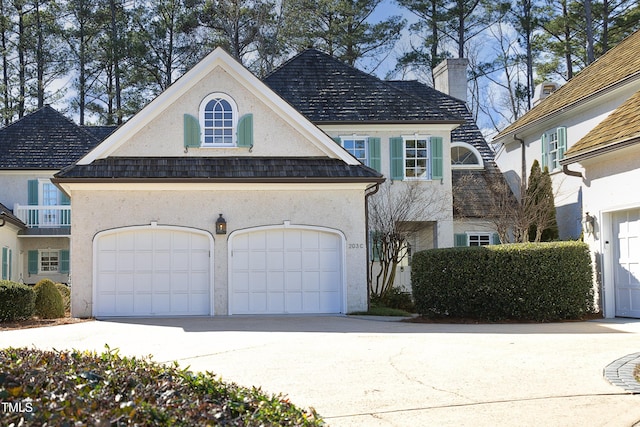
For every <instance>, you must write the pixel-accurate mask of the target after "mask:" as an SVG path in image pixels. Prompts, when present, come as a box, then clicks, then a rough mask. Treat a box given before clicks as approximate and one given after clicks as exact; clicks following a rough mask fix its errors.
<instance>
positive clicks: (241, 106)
mask: <svg viewBox="0 0 640 427" xmlns="http://www.w3.org/2000/svg"><path fill="white" fill-rule="evenodd" d="M215 92H220V93H224V94H227V95H229V96H231V97H232V98H233V100H234V101H235V103H236V104H237V107H238V116H239V117H241V116H243V115H244V114H248V113H251V114H253V131H254V147H253V149H252V150H251V153H249V150H248V149H246V148H190V149H189V151H188V153H186V155H188V156H216V157H217V156H246V155H252V156H285V157H293V156H324V155H325V154H324V153H322V151H321V150H319V149H318V148H317V147H315V146H314V145H312V144H310V143H309V141H308V140H307V139H306V138H305V137H304V136H303V135H302V134H301V133H300V132H298V131H297V130H296V129H295V128H294V127H293V126H292V125H291V124H289V123H288V122H287V121H285V120H284V119H283V118H282V117H280V116H279V115H278V114H276V113H275V112H274V111H273V110H271V109H270V107H269V106H268V105H266V104H265V103H264V102H263V101H262V100H260V99H259V98H258V97H257V96H255V95H254V94H253V93H252V92H250V91H249V90H248V89H247V88H246V87H245V86H243V85H242V84H240V83H239V82H238V81H237V80H235V79H234V78H233V77H232V76H230V75H229V74H228V73H227V72H226V71H225V70H223V69H222V68H221V67H215V68H214V69H213V70H211V72H209V73H208V75H207V76H206V77H205V78H203V79H202V80H201V81H199V82H198V83H197V84H196V85H195V86H194V88H193V90H191V91H189V92H186V93H184V94H182V95H181V96H180V97H179V98H178V99H177V100H176V101H175V102H174V103H173V104H171V105H170V106H168V107H167V108H166V109H164V110H163V111H159V112H158V115H157V116H155V117H154V118H153V120H151V121H150V122H149V123H148V124H147V125H146V126H145V127H144V128H143V129H142V130H140V131H139V132H138V133H136V134H135V135H130V137H129V140H127V141H126V143H124V144H122V145H121V146H120V147H119V148H118V149H116V150H115V151H114V152H113V154H112V155H113V156H141V157H145V156H185V152H184V151H185V150H184V145H183V141H184V134H183V131H184V125H183V115H184V114H191V115H192V116H194V117H198V108H199V106H200V103H201V102H202V100H203V99H204V97H206V96H207V95H209V94H211V93H215Z"/></svg>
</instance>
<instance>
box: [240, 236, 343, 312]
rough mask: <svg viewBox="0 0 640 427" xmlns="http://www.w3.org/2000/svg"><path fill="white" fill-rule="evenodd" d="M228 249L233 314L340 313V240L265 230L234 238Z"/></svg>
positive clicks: (337, 237)
mask: <svg viewBox="0 0 640 427" xmlns="http://www.w3.org/2000/svg"><path fill="white" fill-rule="evenodd" d="M231 245H232V246H231V266H232V267H231V284H230V299H229V302H230V312H231V314H283V313H287V314H289V313H340V312H341V311H342V289H343V280H342V240H341V238H340V236H339V235H337V234H335V233H329V232H324V231H317V230H313V229H311V230H310V229H289V228H277V229H265V230H259V231H254V232H248V233H242V234H240V235H237V236H233V239H232V241H231Z"/></svg>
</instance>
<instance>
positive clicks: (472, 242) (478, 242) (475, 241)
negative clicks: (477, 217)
mask: <svg viewBox="0 0 640 427" xmlns="http://www.w3.org/2000/svg"><path fill="white" fill-rule="evenodd" d="M467 238H468V239H469V246H487V245H490V244H491V233H468V234H467Z"/></svg>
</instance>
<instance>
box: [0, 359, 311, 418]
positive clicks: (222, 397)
mask: <svg viewBox="0 0 640 427" xmlns="http://www.w3.org/2000/svg"><path fill="white" fill-rule="evenodd" d="M0 366H2V373H0V399H1V400H2V401H3V402H7V403H8V404H13V405H17V404H18V403H21V404H22V406H23V407H24V408H25V411H24V412H22V413H21V412H19V411H16V412H10V411H9V412H5V413H4V414H3V417H4V418H3V419H2V421H3V424H6V425H57V426H65V425H68V426H74V425H90V426H98V425H100V426H101V425H113V426H135V425H139V426H143V425H144V426H174V425H175V426H204V425H225V426H260V425H264V426H320V425H323V422H322V420H321V419H320V418H319V417H318V416H317V414H316V413H315V412H314V411H313V410H311V411H305V410H302V409H299V408H297V407H296V406H294V405H293V404H292V403H290V402H289V401H288V400H287V399H286V398H284V397H282V396H280V395H278V396H273V395H267V394H265V393H263V392H262V391H261V390H260V389H258V388H255V387H253V388H250V389H249V388H244V387H240V386H238V385H236V384H229V383H224V382H222V381H221V380H219V379H217V378H216V377H215V376H214V375H213V374H211V373H205V374H202V373H196V374H194V373H192V372H190V371H187V370H182V369H179V368H178V367H177V365H173V366H170V365H162V364H158V363H154V362H152V361H151V360H150V359H148V358H147V359H136V358H126V357H120V356H119V355H118V353H117V351H113V350H108V351H106V352H104V353H102V354H96V353H89V352H79V351H43V350H38V349H26V348H19V349H3V350H0ZM27 405H28V406H27ZM29 409H30V410H29Z"/></svg>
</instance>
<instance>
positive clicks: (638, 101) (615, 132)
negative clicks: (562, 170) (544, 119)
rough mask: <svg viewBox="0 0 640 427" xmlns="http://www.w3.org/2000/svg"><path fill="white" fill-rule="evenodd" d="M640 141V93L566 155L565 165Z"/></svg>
mask: <svg viewBox="0 0 640 427" xmlns="http://www.w3.org/2000/svg"><path fill="white" fill-rule="evenodd" d="M639 140H640V91H638V92H636V93H635V94H633V96H631V97H630V98H629V99H627V100H626V101H625V102H624V103H623V104H622V105H620V106H619V107H618V108H617V109H616V110H614V111H613V112H612V113H611V114H609V116H607V117H606V118H605V119H604V120H603V121H601V122H600V123H599V124H598V125H597V126H596V127H594V128H593V129H592V130H591V131H590V132H589V133H588V134H586V135H585V136H584V137H583V138H582V139H581V140H579V141H578V142H577V143H575V144H574V145H573V146H572V147H571V148H570V149H569V150H567V152H566V153H565V159H564V161H563V162H562V163H563V164H567V163H573V162H575V161H578V160H577V159H576V158H579V157H581V156H585V155H588V154H590V153H594V152H597V151H599V150H601V149H605V148H615V147H618V146H620V145H624V144H626V143H637V142H639Z"/></svg>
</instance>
